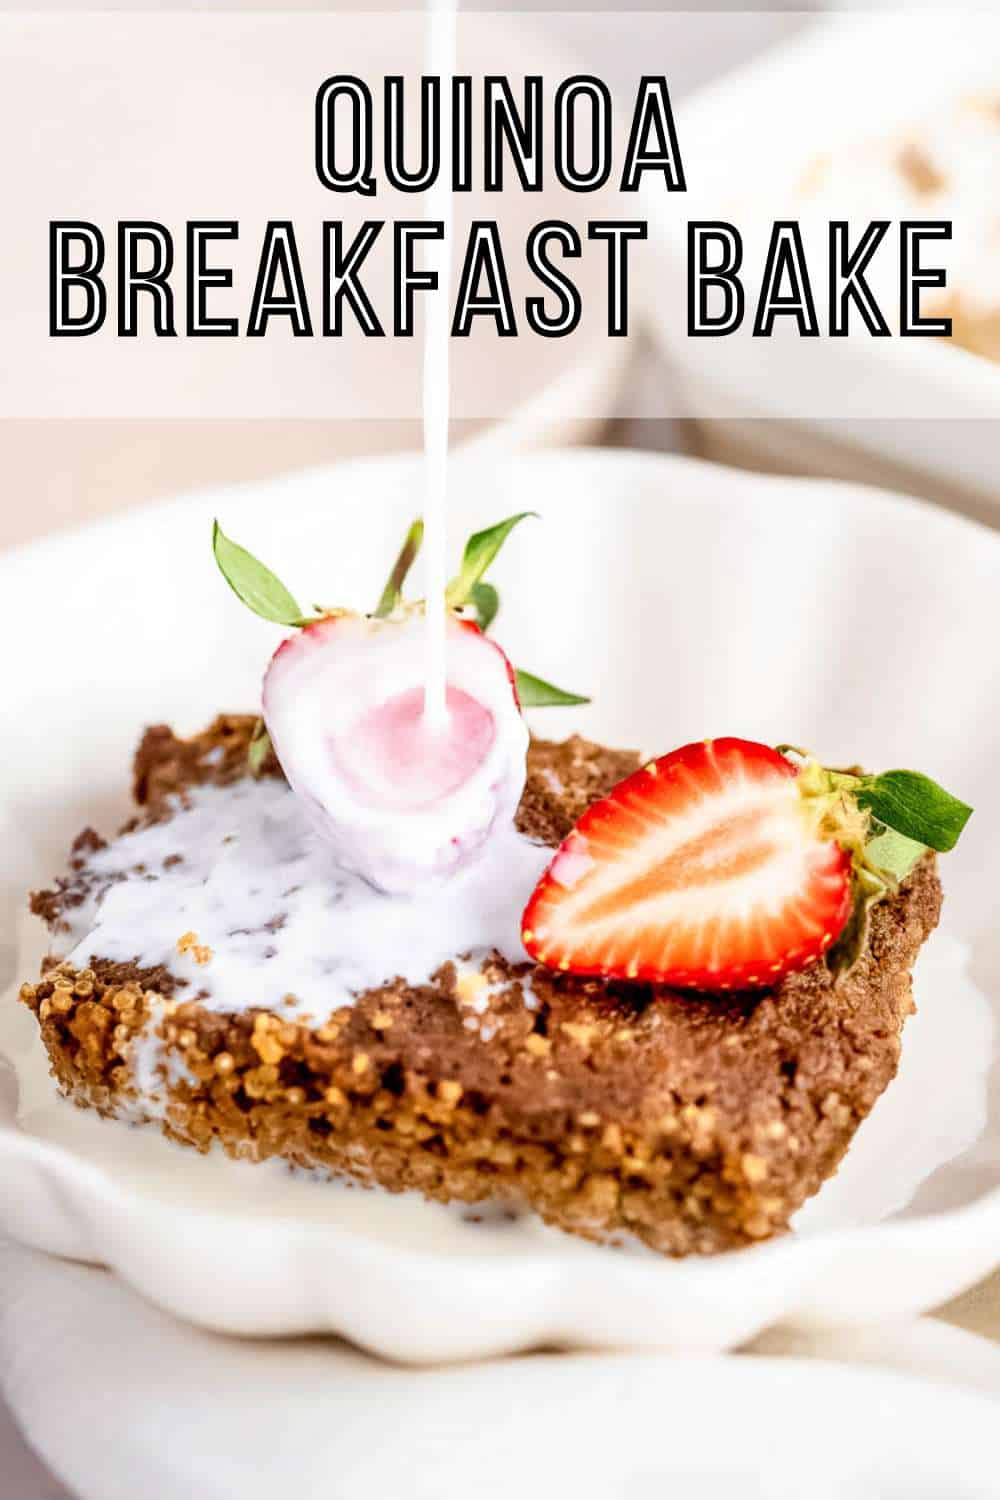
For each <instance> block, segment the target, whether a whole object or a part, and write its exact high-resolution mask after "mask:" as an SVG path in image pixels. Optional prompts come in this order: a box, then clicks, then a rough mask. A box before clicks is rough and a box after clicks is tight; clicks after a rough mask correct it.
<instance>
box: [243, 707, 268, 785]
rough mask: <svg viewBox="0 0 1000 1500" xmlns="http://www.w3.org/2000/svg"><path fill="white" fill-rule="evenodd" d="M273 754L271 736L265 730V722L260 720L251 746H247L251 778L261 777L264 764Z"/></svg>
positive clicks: (252, 737) (252, 736) (254, 729)
mask: <svg viewBox="0 0 1000 1500" xmlns="http://www.w3.org/2000/svg"><path fill="white" fill-rule="evenodd" d="M270 753H271V736H270V735H269V734H268V732H267V730H266V729H265V728H264V720H263V719H258V720H257V722H256V724H255V725H254V727H253V734H252V735H251V736H250V744H249V745H248V746H247V765H248V766H249V767H250V775H251V776H259V775H260V773H261V771H262V770H263V769H264V762H265V761H266V760H267V757H268V756H269V755H270Z"/></svg>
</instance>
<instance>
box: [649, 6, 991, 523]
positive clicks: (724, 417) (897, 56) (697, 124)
mask: <svg viewBox="0 0 1000 1500" xmlns="http://www.w3.org/2000/svg"><path fill="white" fill-rule="evenodd" d="M998 67H1000V23H998V20H997V17H996V16H995V15H994V14H990V13H988V8H987V7H983V8H981V9H979V10H978V11H970V10H968V9H967V10H964V11H957V12H956V13H955V14H954V15H949V16H948V18H947V20H946V19H945V17H944V13H943V12H941V11H940V10H936V11H933V12H931V13H928V14H923V15H920V14H913V13H912V11H911V12H908V13H905V14H904V13H902V12H898V11H897V12H896V13H894V14H891V15H872V14H870V13H869V12H859V11H855V12H853V13H852V14H850V15H843V16H835V17H826V18H823V19H820V20H817V21H816V22H815V23H814V24H811V25H810V26H809V27H808V28H807V29H805V30H803V31H802V32H801V33H799V34H797V35H796V36H794V37H792V38H790V39H789V40H787V41H784V42H781V43H779V44H778V45H777V46H775V47H773V48H771V49H770V50H769V51H767V52H765V53H763V54H761V55H760V56H759V57H758V58H756V59H754V60H753V61H751V62H750V63H748V64H745V65H744V66H742V67H739V68H737V69H735V70H734V71H732V72H731V73H729V74H727V75H726V76H725V77H723V78H721V79H719V80H718V81H716V82H713V83H711V84H709V85H707V86H706V87H704V88H702V89H700V90H698V91H696V92H695V93H694V94H692V95H690V96H689V97H687V98H684V99H682V100H681V101H680V103H679V105H678V134H679V137H680V140H681V143H682V147H683V149H684V153H685V165H686V168H687V178H688V188H689V190H688V192H687V194H685V195H684V198H682V199H680V198H671V197H669V196H668V195H665V194H664V193H663V192H662V183H653V182H652V181H651V182H650V185H649V186H648V187H647V188H646V189H645V192H644V196H643V203H644V208H645V212H646V213H647V215H648V217H649V223H650V237H651V240H653V241H654V242H655V243H656V244H657V245H658V247H659V250H660V252H661V253H660V255H659V256H658V257H657V259H656V261H655V274H656V277H657V282H656V285H655V288H653V289H651V291H652V294H651V295H647V296H646V298H645V300H644V314H645V316H646V318H647V319H648V321H649V324H650V328H651V330H652V332H653V335H654V337H655V338H656V340H657V342H658V344H659V345H660V347H661V348H663V349H664V350H665V352H667V353H668V354H669V355H670V357H671V360H672V361H673V362H674V363H675V364H676V366H677V369H678V371H679V375H680V379H679V381H678V383H677V388H678V390H680V391H682V392H683V395H684V403H685V409H686V412H687V414H688V415H690V416H692V417H694V418H696V419H698V420H699V421H700V422H701V424H702V432H703V436H704V440H705V443H706V445H707V449H708V451H710V452H711V453H713V454H718V455H719V456H720V457H728V456H729V455H732V454H737V455H740V456H741V457H742V458H743V459H744V461H745V458H746V457H747V456H752V457H753V458H754V460H755V461H756V462H758V463H761V464H764V463H767V464H771V465H774V464H775V463H780V464H782V465H784V466H787V467H789V468H792V469H794V472H796V473H802V472H809V473H824V474H827V475H829V474H833V473H836V474H837V475H839V476H840V477H849V478H855V477H858V478H867V479H869V480H872V479H878V480H879V482H882V483H886V484H891V485H892V486H893V487H894V488H910V489H911V490H918V491H919V492H920V493H923V494H926V495H928V497H929V498H933V499H935V500H938V501H940V500H946V501H947V503H954V504H956V505H959V506H961V507H962V508H965V509H974V510H976V512H977V513H979V514H984V513H987V511H988V510H989V509H993V512H994V516H995V506H996V501H997V490H996V457H997V447H996V425H995V417H996V413H997V410H998V409H1000V365H998V364H996V363H995V362H992V361H990V360H987V359H984V358H981V357H979V356H977V355H974V354H970V353H968V352H967V351H966V350H964V349H962V348H960V347H957V346H951V345H945V344H943V343H942V341H941V340H938V339H932V338H925V339H922V338H911V339H900V338H896V337H894V338H891V339H873V338H870V337H869V336H868V335H867V334H859V335H858V336H857V337H855V336H853V335H852V336H851V337H850V338H846V339H840V340H835V341H831V340H830V339H828V338H827V337H826V336H825V335H824V337H823V338H822V339H820V340H816V341H810V340H803V339H800V338H798V337H797V336H789V337H787V338H786V337H783V336H782V335H783V333H786V332H787V330H783V329H782V328H780V327H779V328H777V329H776V330H775V336H774V337H772V338H771V339H768V340H763V339H760V338H753V337H751V336H750V329H749V326H747V328H746V329H744V330H742V331H741V332H740V333H739V334H737V335H734V336H731V337H728V338H724V339H718V338H714V339H713V338H708V339H705V338H702V339H692V338H689V337H688V336H687V332H686V312H685V309H686V306H687V301H686V287H687V242H686V233H687V230H686V225H687V220H688V219H689V218H690V219H719V218H723V219H727V220H731V221H732V222H734V223H736V224H738V225H739V227H740V228H741V230H742V231H743V232H744V238H745V242H746V245H747V257H746V271H745V276H746V282H747V286H748V288H749V291H748V307H749V308H750V312H749V313H748V318H747V324H748V325H749V323H750V321H752V311H753V307H752V301H751V295H752V294H753V293H754V291H755V289H756V287H759V284H760V272H761V269H762V257H758V256H757V254H756V250H757V248H758V247H757V244H756V241H757V238H758V235H759V226H760V224H761V223H767V224H768V225H769V224H770V221H771V220H772V219H774V218H784V219H787V218H795V217H799V218H801V219H802V220H803V222H805V219H806V216H805V215H804V213H803V212H802V211H801V205H799V206H798V207H797V206H796V202H795V200H794V198H793V196H792V194H793V190H794V187H795V184H796V183H797V182H798V180H799V178H800V177H801V175H802V173H803V170H804V168H805V167H806V166H807V164H808V163H809V162H810V161H813V160H815V159H817V158H820V157H822V156H823V155H824V154H825V153H828V152H829V151H830V150H831V149H836V148H837V147H838V146H840V145H842V144H844V143H845V142H857V141H862V142H863V141H865V140H866V139H868V138H870V137H873V136H874V137H876V138H879V137H881V136H883V135H887V134H891V133H892V132H893V131H895V130H897V129H899V128H901V127H905V126H906V125H907V124H909V123H910V122H912V121H914V120H917V121H921V120H923V119H925V118H926V117H927V116H928V115H929V114H931V113H933V110H934V109H935V107H936V106H937V103H938V101H943V102H944V103H947V102H950V101H951V100H952V99H953V98H955V97H958V96H961V95H962V94H964V93H969V92H974V91H975V89H976V87H977V86H980V85H982V81H983V79H984V77H985V79H986V80H987V81H988V82H990V83H991V84H995V81H996V76H997V69H998ZM845 80H849V84H847V85H845ZM848 98H849V107H845V100H847V99H848ZM789 121H794V129H790V128H789ZM983 191H984V193H986V192H987V191H988V185H987V184H986V183H985V182H984V184H983ZM884 212H885V214H886V216H887V217H889V216H892V215H893V214H894V213H895V209H894V207H893V205H892V204H886V205H885V207H884ZM865 217H867V215H865ZM962 227H963V226H962V224H961V223H960V222H958V221H956V224H955V228H954V235H955V240H956V243H957V242H958V241H959V240H960V239H961V235H962ZM806 237H807V241H808V230H806ZM884 248H885V254H886V256H889V254H890V250H889V242H888V241H887V244H886V246H885V247H884ZM893 253H895V252H893ZM755 278H756V281H755ZM816 298H817V302H818V305H819V306H820V308H821V318H822V317H823V316H825V314H824V313H823V312H822V308H823V307H824V303H825V290H824V282H823V281H822V280H821V279H819V277H817V283H816ZM883 301H884V302H885V305H886V306H887V308H888V314H889V316H890V317H891V316H892V311H893V309H892V306H891V305H890V304H889V303H888V302H887V301H885V294H884V295H883ZM781 322H782V320H780V319H779V324H780V323H781ZM824 326H825V325H824ZM744 335H745V336H744ZM748 419H749V420H748ZM790 419H795V420H790Z"/></svg>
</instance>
